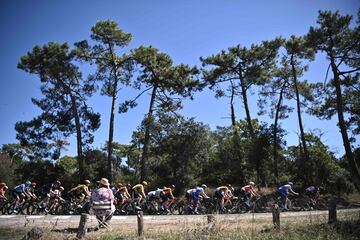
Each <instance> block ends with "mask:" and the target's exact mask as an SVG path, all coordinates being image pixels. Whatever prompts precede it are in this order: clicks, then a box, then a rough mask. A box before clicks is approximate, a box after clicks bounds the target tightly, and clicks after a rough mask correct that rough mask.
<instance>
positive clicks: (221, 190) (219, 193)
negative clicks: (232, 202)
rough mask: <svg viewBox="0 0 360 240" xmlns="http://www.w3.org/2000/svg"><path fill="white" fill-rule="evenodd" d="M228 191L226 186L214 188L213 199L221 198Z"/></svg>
mask: <svg viewBox="0 0 360 240" xmlns="http://www.w3.org/2000/svg"><path fill="white" fill-rule="evenodd" d="M227 191H229V188H228V187H226V186H221V187H218V188H216V190H215V197H217V198H223V197H224V196H225V193H226V192H227Z"/></svg>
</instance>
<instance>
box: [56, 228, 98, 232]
mask: <svg viewBox="0 0 360 240" xmlns="http://www.w3.org/2000/svg"><path fill="white" fill-rule="evenodd" d="M78 231H79V229H78V228H64V229H53V230H51V232H57V233H77V232H78ZM97 231H99V228H97V227H91V228H88V229H87V232H97Z"/></svg>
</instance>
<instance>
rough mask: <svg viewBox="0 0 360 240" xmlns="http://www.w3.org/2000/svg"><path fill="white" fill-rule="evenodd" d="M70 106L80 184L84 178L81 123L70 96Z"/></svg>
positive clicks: (74, 100) (72, 97) (73, 99)
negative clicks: (73, 123)
mask: <svg viewBox="0 0 360 240" xmlns="http://www.w3.org/2000/svg"><path fill="white" fill-rule="evenodd" d="M70 98H71V104H72V112H73V115H74V119H75V128H76V146H77V160H78V164H79V178H80V182H83V181H84V180H85V176H84V154H83V151H82V145H83V144H82V133H81V123H80V117H79V113H78V109H77V105H76V99H75V97H74V96H73V95H72V94H71V95H70Z"/></svg>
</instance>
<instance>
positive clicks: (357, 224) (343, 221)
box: [0, 211, 360, 240]
mask: <svg viewBox="0 0 360 240" xmlns="http://www.w3.org/2000/svg"><path fill="white" fill-rule="evenodd" d="M253 216H255V217H257V218H253V219H249V218H233V217H232V216H231V215H229V216H225V217H224V215H222V216H220V215H218V216H215V221H214V222H212V223H210V224H208V223H207V221H206V219H205V220H204V221H202V222H188V223H187V222H186V221H182V222H176V223H169V222H161V221H158V222H151V221H149V222H146V224H145V226H144V227H145V229H144V230H145V234H144V238H138V237H137V232H136V224H135V225H134V224H128V225H125V224H123V223H115V222H114V223H113V224H112V225H113V231H112V232H108V231H106V230H99V231H90V232H88V233H87V234H86V237H85V239H87V240H95V239H96V240H123V239H126V240H127V239H133V240H137V239H147V240H149V239H159V240H168V239H172V240H191V239H197V240H217V239H219V240H227V239H239V240H316V239H331V240H359V239H360V221H359V212H358V211H353V212H346V213H345V212H340V211H339V212H338V220H339V221H338V223H337V224H334V225H328V224H327V223H326V222H327V216H326V215H325V216H324V215H316V214H312V213H311V212H309V213H308V214H307V215H302V216H300V215H299V216H289V215H288V216H283V218H282V219H281V229H280V230H276V229H274V228H273V226H272V222H271V219H269V218H262V217H261V215H256V214H255V215H253ZM30 229H31V227H27V228H24V227H23V228H17V227H16V226H15V227H11V228H0V240H2V239H9V240H11V239H22V237H23V236H24V235H25V233H26V231H29V230H30ZM42 229H43V231H44V234H43V237H42V238H41V239H46V240H65V239H66V240H70V239H71V240H73V239H75V237H76V231H77V229H76V228H65V227H61V226H58V227H56V228H55V227H52V228H42Z"/></svg>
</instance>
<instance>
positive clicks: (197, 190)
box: [187, 187, 204, 200]
mask: <svg viewBox="0 0 360 240" xmlns="http://www.w3.org/2000/svg"><path fill="white" fill-rule="evenodd" d="M187 192H188V194H189V196H190V197H191V198H192V199H194V200H197V199H199V197H200V195H201V194H203V193H204V189H203V188H202V187H197V188H193V189H189V190H188V191H187Z"/></svg>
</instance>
